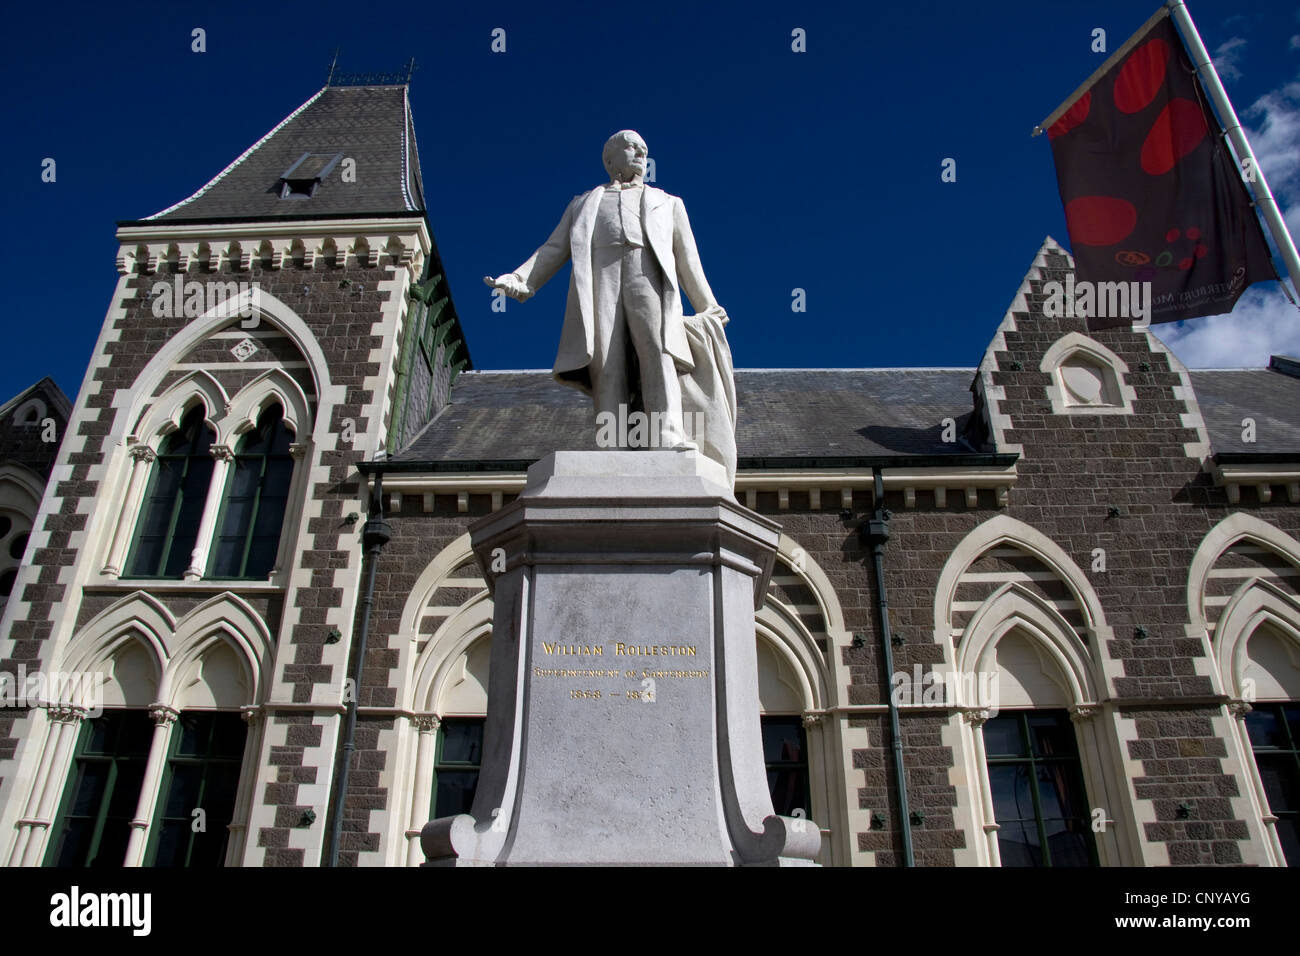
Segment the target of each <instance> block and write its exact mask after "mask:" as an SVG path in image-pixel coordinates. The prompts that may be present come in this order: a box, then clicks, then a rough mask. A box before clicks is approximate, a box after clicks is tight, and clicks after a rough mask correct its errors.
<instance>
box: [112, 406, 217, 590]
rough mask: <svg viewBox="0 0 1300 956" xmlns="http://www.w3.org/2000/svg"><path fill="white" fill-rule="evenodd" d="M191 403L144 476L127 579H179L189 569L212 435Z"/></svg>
mask: <svg viewBox="0 0 1300 956" xmlns="http://www.w3.org/2000/svg"><path fill="white" fill-rule="evenodd" d="M205 414H206V412H205V409H204V407H203V406H202V405H196V406H195V407H194V408H191V409H190V410H189V411H188V412H186V413H185V415H184V417H183V418H182V419H181V424H180V427H179V428H178V429H177V430H176V431H174V432H172V433H171V434H170V435H168V436H167V437H166V438H165V439H164V440H163V442H162V445H161V446H160V449H159V451H158V455H157V458H156V459H155V461H154V463H153V467H152V470H151V471H150V474H149V485H148V487H147V490H146V491H145V496H144V503H143V505H142V507H141V509H140V518H139V520H138V521H137V522H136V528H135V539H134V541H133V542H132V544H131V554H130V556H129V557H128V559H127V562H126V573H125V574H124V575H123V577H128V578H179V577H181V576H182V575H183V574H184V573H185V569H186V567H188V566H189V561H190V555H191V553H192V552H193V551H194V545H195V543H196V541H197V539H198V534H199V522H200V521H201V520H202V517H203V505H204V503H205V502H206V500H207V495H208V486H209V485H210V484H211V482H212V466H213V461H212V455H211V454H210V452H209V449H210V448H211V447H212V441H213V439H214V437H215V436H214V435H213V434H212V430H211V429H210V428H208V427H207V424H206V423H205V422H204V416H205Z"/></svg>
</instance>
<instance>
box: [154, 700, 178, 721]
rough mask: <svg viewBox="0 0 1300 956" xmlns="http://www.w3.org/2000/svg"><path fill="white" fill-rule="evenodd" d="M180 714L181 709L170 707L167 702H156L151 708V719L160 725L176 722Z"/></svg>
mask: <svg viewBox="0 0 1300 956" xmlns="http://www.w3.org/2000/svg"><path fill="white" fill-rule="evenodd" d="M179 716H180V711H178V710H175V709H174V708H172V707H168V706H167V705H166V704H154V705H153V706H152V707H150V708H149V719H150V720H152V721H153V722H154V723H155V724H158V725H160V726H161V725H163V724H170V723H174V722H175V720H176V718H177V717H179Z"/></svg>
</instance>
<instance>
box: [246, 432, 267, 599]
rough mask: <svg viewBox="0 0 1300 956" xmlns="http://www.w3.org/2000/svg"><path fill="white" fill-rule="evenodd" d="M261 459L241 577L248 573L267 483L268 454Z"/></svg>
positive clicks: (250, 513)
mask: <svg viewBox="0 0 1300 956" xmlns="http://www.w3.org/2000/svg"><path fill="white" fill-rule="evenodd" d="M260 459H261V460H260V462H259V465H258V472H257V486H256V489H257V490H256V491H254V492H253V506H252V507H251V508H250V509H249V512H248V530H247V531H246V532H245V534H244V553H243V554H242V555H241V556H240V559H239V576H240V577H241V578H242V577H244V575H246V574H247V573H248V554H249V552H250V551H252V550H253V531H254V529H255V528H256V527H257V513H258V511H259V510H261V506H262V490H263V487H264V486H265V484H266V463H267V460H268V456H267V455H261V456H260Z"/></svg>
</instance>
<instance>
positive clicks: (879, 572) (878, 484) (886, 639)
mask: <svg viewBox="0 0 1300 956" xmlns="http://www.w3.org/2000/svg"><path fill="white" fill-rule="evenodd" d="M872 472H873V474H874V477H875V501H876V510H875V513H874V514H873V515H872V516H871V519H870V520H869V521H867V522H865V523H864V524H863V525H862V526H861V527H860V528H859V529H858V533H859V534H860V535H861V536H862V540H863V541H864V542H866V543H867V544H869V545H871V565H872V568H873V569H874V570H875V574H876V610H877V611H878V612H879V614H880V647H881V650H882V651H883V653H884V662H885V699H886V700H887V701H888V702H889V736H890V738H891V740H892V746H893V751H894V779H895V783H896V786H895V789H896V790H897V795H898V815H899V821H898V822H899V828H900V830H901V832H902V836H903V865H904V866H916V857H915V856H914V854H913V852H912V816H911V813H910V812H909V811H908V808H907V768H906V767H905V766H904V765H903V735H902V734H901V733H900V732H899V729H898V704H897V703H896V702H895V701H894V695H893V680H892V678H893V675H894V648H893V635H892V634H891V633H890V630H889V595H888V592H887V591H886V590H885V543H886V542H888V541H889V519H890V518H892V517H893V514H892V513H891V512H889V511H888V510H887V509H886V508H885V480H884V476H883V475H882V474H881V471H880V468H879V467H876V468H873V469H872Z"/></svg>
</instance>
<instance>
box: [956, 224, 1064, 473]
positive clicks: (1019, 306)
mask: <svg viewBox="0 0 1300 956" xmlns="http://www.w3.org/2000/svg"><path fill="white" fill-rule="evenodd" d="M1049 253H1050V254H1053V255H1063V256H1065V257H1066V260H1067V261H1068V262H1069V263H1070V266H1071V268H1073V265H1074V260H1073V259H1071V258H1070V257H1069V254H1068V253H1066V252H1065V250H1063V249H1062V248H1061V247H1060V245H1059V244H1058V243H1057V242H1056V240H1055V239H1053V238H1052V237H1051V236H1048V237H1047V238H1045V239H1044V240H1043V243H1042V245H1040V246H1039V247H1038V252H1037V253H1036V254H1035V255H1034V261H1033V263H1032V264H1031V265H1030V267H1029V271H1028V272H1026V273H1025V277H1024V278H1023V279H1022V280H1020V287H1019V288H1018V289H1016V294H1015V295H1014V296H1013V297H1012V299H1011V305H1009V306H1008V307H1007V311H1006V313H1005V314H1004V315H1003V316H1002V321H1001V322H1000V323H999V324H998V328H997V331H996V332H994V333H993V339H992V341H991V342H989V345H988V348H986V349H985V350H984V358H983V359H982V360H981V361H980V365H979V370H978V371H977V372H976V375H975V387H976V391H977V392H978V393H980V394H981V395H982V396H983V401H984V415H985V421H986V423H987V424H988V427H989V434H990V436H991V437H992V439H993V444H994V447H996V448H997V450H998V451H1000V452H1006V453H1015V454H1023V453H1024V450H1025V449H1024V446H1023V445H1019V444H1012V443H1011V442H1009V441H1007V432H1009V431H1011V430H1012V429H1013V428H1015V423H1014V422H1012V420H1011V416H1010V415H1007V414H1005V413H1004V412H1003V411H1002V401H1003V400H1004V399H1005V398H1006V397H1007V396H1006V390H1005V389H1004V388H1003V387H1002V386H1001V385H994V384H993V373H994V372H999V371H1003V369H1001V368H999V366H998V359H997V353H998V352H1005V351H1006V350H1007V340H1006V333H1007V332H1015V331H1016V316H1015V313H1017V312H1024V313H1030V312H1031V311H1032V310H1031V309H1030V308H1029V301H1028V299H1027V298H1026V296H1028V295H1032V294H1033V291H1034V290H1033V286H1032V285H1031V283H1032V282H1035V281H1039V280H1041V279H1042V277H1043V270H1044V269H1046V268H1047V256H1048V254H1049Z"/></svg>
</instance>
